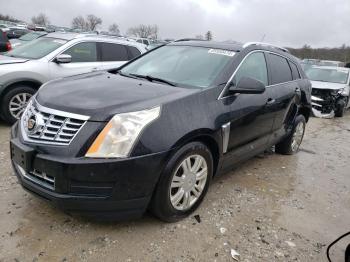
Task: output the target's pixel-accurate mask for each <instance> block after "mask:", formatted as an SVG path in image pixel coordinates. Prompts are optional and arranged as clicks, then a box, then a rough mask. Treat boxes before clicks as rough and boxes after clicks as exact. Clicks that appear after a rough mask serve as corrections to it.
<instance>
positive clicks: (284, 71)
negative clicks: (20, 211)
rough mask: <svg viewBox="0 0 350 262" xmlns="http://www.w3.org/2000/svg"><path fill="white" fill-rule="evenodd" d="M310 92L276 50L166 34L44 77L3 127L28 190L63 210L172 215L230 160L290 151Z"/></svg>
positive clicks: (197, 197)
mask: <svg viewBox="0 0 350 262" xmlns="http://www.w3.org/2000/svg"><path fill="white" fill-rule="evenodd" d="M128 43H129V42H128ZM310 96H311V84H310V81H309V80H308V79H306V76H305V74H304V72H303V71H302V69H301V68H300V65H299V63H298V61H297V60H296V59H295V58H294V57H293V56H292V55H290V54H289V53H288V52H287V50H285V49H282V48H278V47H274V46H270V45H267V44H263V43H247V44H245V45H232V44H224V43H216V42H211V41H186V42H174V43H170V44H168V45H165V46H162V47H159V48H157V49H154V50H151V51H149V52H148V53H146V54H145V55H143V56H141V57H139V58H136V59H135V60H133V61H132V62H130V63H128V64H126V65H124V66H122V67H121V68H120V69H119V70H110V71H108V72H107V71H104V72H96V73H90V74H84V75H79V76H72V77H69V78H65V79H59V80H56V81H52V82H49V83H47V84H46V85H45V86H44V87H43V88H41V89H40V90H39V91H38V93H37V94H36V95H35V97H34V98H33V99H32V100H31V101H30V103H29V104H28V106H27V108H26V110H25V112H24V114H23V116H22V118H21V120H20V121H18V122H17V123H16V124H15V125H14V126H13V127H12V131H11V159H12V163H13V167H14V170H15V173H16V174H17V177H18V180H19V182H20V183H21V185H22V186H23V187H24V188H25V189H26V190H28V191H30V192H32V193H33V194H34V195H36V196H41V197H43V198H45V199H48V200H50V202H51V203H55V204H57V205H58V206H59V207H61V208H63V209H65V210H67V211H68V212H81V213H82V214H85V215H89V216H92V215H94V216H99V217H100V218H101V217H102V218H106V217H109V218H113V219H121V218H136V217H140V216H141V215H142V214H143V213H144V212H145V210H147V209H150V210H152V211H153V213H154V214H155V215H156V216H157V217H158V218H160V219H162V220H164V221H177V220H180V219H182V218H184V217H186V216H188V215H189V214H191V213H192V212H193V211H194V210H195V209H196V208H197V207H198V206H199V205H200V203H201V202H202V201H203V199H204V197H205V195H206V193H207V190H208V187H209V185H210V181H211V179H212V178H213V177H214V176H215V175H217V174H219V173H224V172H225V171H227V170H230V169H232V165H234V164H237V163H240V162H242V161H244V160H246V159H249V158H251V157H253V156H255V155H257V154H259V153H261V152H263V151H264V150H266V149H267V148H270V147H271V146H273V145H276V146H275V151H276V152H277V153H281V154H289V155H290V154H295V153H297V152H298V150H299V146H300V144H301V142H302V140H303V136H304V131H305V127H306V122H307V121H308V119H309V115H310V111H311V98H310Z"/></svg>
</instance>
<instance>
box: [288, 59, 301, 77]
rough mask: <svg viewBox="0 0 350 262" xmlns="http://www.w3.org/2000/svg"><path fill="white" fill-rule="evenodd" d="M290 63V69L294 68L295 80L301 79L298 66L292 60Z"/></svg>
mask: <svg viewBox="0 0 350 262" xmlns="http://www.w3.org/2000/svg"><path fill="white" fill-rule="evenodd" d="M289 65H290V69H291V70H292V76H293V80H296V79H300V78H301V77H300V74H299V70H298V67H297V66H296V65H295V64H294V63H292V62H289Z"/></svg>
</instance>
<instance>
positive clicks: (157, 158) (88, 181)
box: [11, 131, 171, 220]
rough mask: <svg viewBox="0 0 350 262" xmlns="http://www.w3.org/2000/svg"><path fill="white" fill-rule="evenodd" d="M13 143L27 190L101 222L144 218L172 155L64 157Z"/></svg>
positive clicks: (15, 164) (13, 153)
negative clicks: (23, 153)
mask: <svg viewBox="0 0 350 262" xmlns="http://www.w3.org/2000/svg"><path fill="white" fill-rule="evenodd" d="M11 138H12V139H11V160H12V165H13V168H14V170H15V173H16V175H17V177H18V180H19V182H20V183H21V185H22V186H23V188H24V189H26V190H28V191H29V192H31V193H33V194H34V195H37V196H40V197H41V198H44V199H46V200H49V201H50V202H51V203H53V204H54V205H56V206H58V207H59V208H61V209H63V210H65V211H68V212H71V213H79V214H82V215H84V216H94V217H97V218H99V219H104V218H106V219H114V220H120V219H126V218H137V217H140V216H142V214H143V213H144V212H145V210H146V208H147V206H148V204H149V202H150V199H151V196H152V193H153V190H154V188H155V186H156V184H157V181H158V179H159V175H160V173H161V171H162V170H163V166H164V164H165V162H166V159H167V157H168V155H169V154H170V153H171V152H170V151H169V152H162V153H157V154H151V155H146V156H142V157H134V158H129V159H88V158H84V157H83V158H66V157H57V156H52V155H47V154H43V153H40V152H36V151H35V150H34V149H32V148H31V147H30V146H28V145H26V144H24V143H23V142H22V141H20V140H19V139H18V138H15V132H14V131H12V133H11ZM20 152H26V153H25V156H24V158H28V159H26V162H27V163H26V165H24V166H23V163H19V162H21V157H22V159H23V155H22V156H21V155H20V154H21V153H20ZM28 152H30V154H28ZM28 156H29V157H28Z"/></svg>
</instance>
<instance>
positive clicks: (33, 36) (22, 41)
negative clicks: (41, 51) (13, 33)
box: [10, 31, 47, 48]
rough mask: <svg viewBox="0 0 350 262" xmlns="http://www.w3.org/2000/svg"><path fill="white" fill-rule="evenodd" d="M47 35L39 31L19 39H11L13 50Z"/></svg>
mask: <svg viewBox="0 0 350 262" xmlns="http://www.w3.org/2000/svg"><path fill="white" fill-rule="evenodd" d="M45 35H47V33H46V32H39V31H38V32H30V33H28V34H25V35H23V36H21V37H20V38H18V39H11V40H10V43H11V46H12V48H17V47H19V46H21V45H23V44H25V43H28V42H30V41H33V40H35V39H38V38H39V37H43V36H45Z"/></svg>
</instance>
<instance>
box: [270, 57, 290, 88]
mask: <svg viewBox="0 0 350 262" xmlns="http://www.w3.org/2000/svg"><path fill="white" fill-rule="evenodd" d="M268 59H269V66H270V74H271V84H272V85H276V84H280V83H285V82H289V81H292V80H293V77H292V71H291V69H290V67H289V64H288V61H287V59H286V58H283V57H281V56H279V55H274V54H268Z"/></svg>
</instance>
